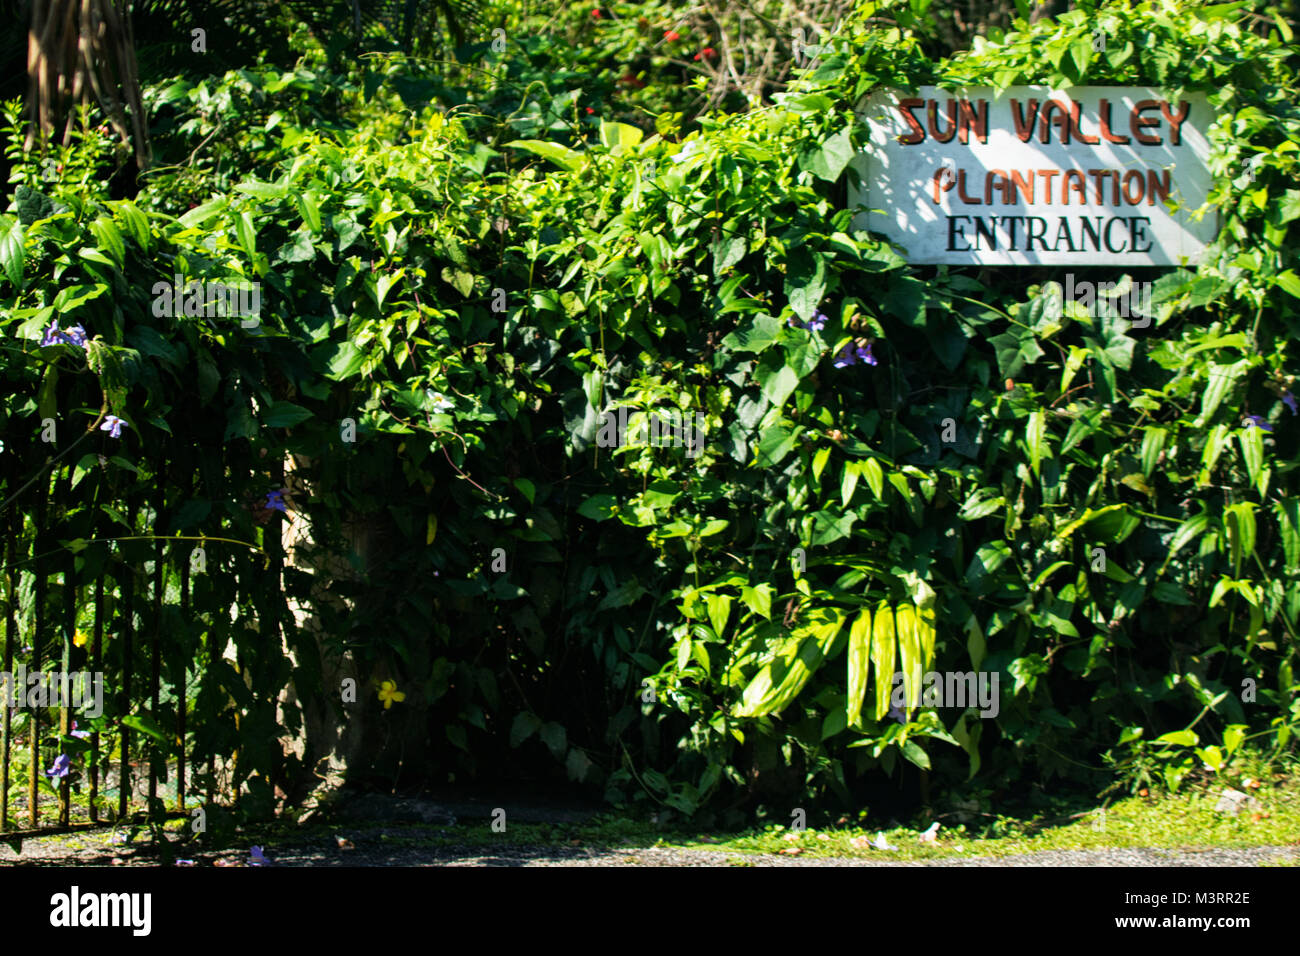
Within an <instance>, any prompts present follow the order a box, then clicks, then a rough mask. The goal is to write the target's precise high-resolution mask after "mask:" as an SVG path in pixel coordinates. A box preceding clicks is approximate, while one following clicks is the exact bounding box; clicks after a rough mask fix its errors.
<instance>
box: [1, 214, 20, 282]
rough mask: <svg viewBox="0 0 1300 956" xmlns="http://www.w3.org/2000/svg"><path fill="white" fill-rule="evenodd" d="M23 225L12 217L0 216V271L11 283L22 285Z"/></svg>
mask: <svg viewBox="0 0 1300 956" xmlns="http://www.w3.org/2000/svg"><path fill="white" fill-rule="evenodd" d="M23 260H24V253H23V224H22V222H20V221H19V220H17V219H14V218H13V217H12V216H0V269H4V273H5V275H6V276H7V277H8V279H9V281H10V282H11V283H13V285H14V288H16V289H21V288H22V285H23Z"/></svg>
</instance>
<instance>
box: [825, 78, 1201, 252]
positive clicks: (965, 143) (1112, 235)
mask: <svg viewBox="0 0 1300 956" xmlns="http://www.w3.org/2000/svg"><path fill="white" fill-rule="evenodd" d="M858 116H859V119H860V120H862V121H863V122H865V123H866V124H867V126H868V128H869V130H870V134H871V135H870V145H869V146H868V147H867V148H866V149H865V150H864V151H863V153H862V154H860V155H858V156H857V157H856V158H855V159H854V166H855V168H856V169H857V170H858V173H859V175H861V177H862V182H863V184H865V186H866V195H865V196H864V195H863V194H862V190H860V189H858V188H855V187H852V186H850V190H849V202H850V204H851V205H852V206H855V207H858V206H860V207H863V210H864V211H863V212H861V213H859V215H858V216H857V217H855V219H854V221H853V225H854V228H856V229H870V230H872V231H873V232H878V233H881V234H882V235H884V236H886V237H887V238H888V239H889V240H890V241H891V242H893V243H895V244H897V245H899V246H901V247H902V248H903V249H904V250H906V255H907V259H908V261H909V262H915V263H950V264H955V265H1011V266H1015V265H1040V264H1041V265H1058V264H1059V265H1086V264H1090V263H1097V264H1106V265H1115V266H1163V265H1184V264H1188V265H1194V264H1196V262H1197V261H1198V258H1199V256H1200V255H1201V253H1202V252H1203V250H1204V248H1205V245H1206V244H1207V243H1208V242H1210V241H1212V240H1213V239H1214V237H1215V235H1216V233H1217V231H1218V214H1217V212H1216V211H1214V210H1211V211H1209V212H1207V213H1206V214H1205V215H1204V217H1203V218H1201V219H1199V220H1197V219H1194V218H1193V217H1192V215H1191V213H1193V212H1194V211H1195V210H1196V209H1197V208H1198V207H1199V206H1201V205H1202V204H1203V203H1204V202H1205V198H1206V196H1207V195H1208V194H1209V190H1210V185H1211V176H1210V172H1209V169H1208V167H1207V165H1206V160H1207V159H1208V157H1209V152H1210V145H1209V141H1208V140H1207V139H1206V135H1205V132H1206V130H1207V129H1208V128H1209V126H1210V125H1211V124H1212V123H1213V121H1214V115H1213V113H1212V111H1211V109H1210V106H1209V104H1208V102H1207V101H1206V98H1205V96H1204V94H1200V93H1185V94H1183V95H1182V96H1179V97H1177V100H1176V101H1171V100H1170V99H1168V98H1167V97H1165V96H1163V95H1161V93H1160V92H1159V91H1158V90H1155V89H1150V88H1146V87H1118V86H1079V87H1071V88H1070V89H1069V90H1053V89H1050V88H1048V87H1033V86H1013V87H1010V88H1008V89H1006V90H1003V91H1002V94H1001V95H1000V96H995V94H994V91H993V89H992V88H989V87H978V88H967V89H961V90H957V91H948V90H942V89H940V88H938V87H935V86H923V87H921V88H920V89H919V90H918V91H917V93H916V94H915V95H908V94H905V93H901V92H898V91H882V92H879V93H876V94H874V95H873V96H871V97H870V98H869V99H868V100H866V101H865V104H864V106H862V107H860V108H859V110H858Z"/></svg>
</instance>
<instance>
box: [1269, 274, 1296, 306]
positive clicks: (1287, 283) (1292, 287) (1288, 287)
mask: <svg viewBox="0 0 1300 956" xmlns="http://www.w3.org/2000/svg"><path fill="white" fill-rule="evenodd" d="M1273 281H1274V282H1276V283H1277V285H1278V286H1279V287H1280V288H1281V289H1282V290H1283V291H1285V292H1289V293H1290V294H1291V295H1293V296H1295V297H1296V298H1297V299H1300V275H1296V274H1295V272H1294V271H1293V270H1291V269H1287V270H1286V271H1285V272H1279V273H1278V275H1277V278H1276V279H1275V280H1273Z"/></svg>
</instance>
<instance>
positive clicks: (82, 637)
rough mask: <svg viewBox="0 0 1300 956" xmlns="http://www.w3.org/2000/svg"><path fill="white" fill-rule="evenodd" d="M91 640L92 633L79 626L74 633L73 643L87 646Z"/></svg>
mask: <svg viewBox="0 0 1300 956" xmlns="http://www.w3.org/2000/svg"><path fill="white" fill-rule="evenodd" d="M89 641H90V635H89V634H87V633H86V632H85V631H83V630H82V629H81V628H77V630H76V633H74V634H73V635H72V643H73V644H76V645H77V646H78V647H85V646H86V644H87V642H89Z"/></svg>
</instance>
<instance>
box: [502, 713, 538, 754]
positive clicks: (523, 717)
mask: <svg viewBox="0 0 1300 956" xmlns="http://www.w3.org/2000/svg"><path fill="white" fill-rule="evenodd" d="M541 726H542V718H540V717H538V716H537V715H536V714H530V713H528V712H527V711H524V712H521V713H519V714H517V715H515V721H514V723H513V724H511V725H510V746H511V747H518V746H519V745H520V744H522V743H523V742H524V741H525V740H527V739H528V738H529V737H531V736H532V735H533V734H535V733H537V730H538V728H540V727H541Z"/></svg>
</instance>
